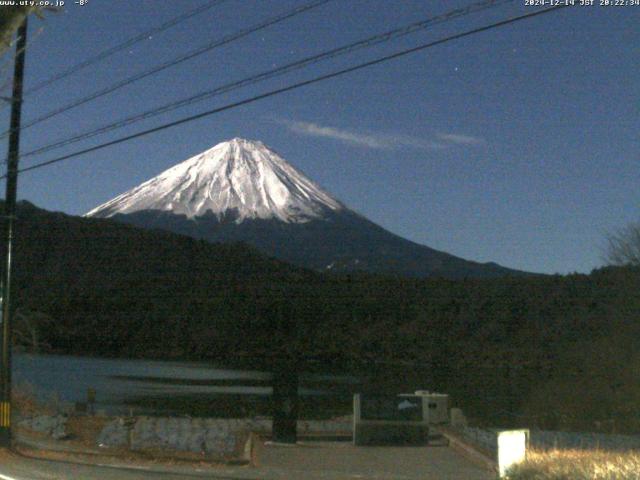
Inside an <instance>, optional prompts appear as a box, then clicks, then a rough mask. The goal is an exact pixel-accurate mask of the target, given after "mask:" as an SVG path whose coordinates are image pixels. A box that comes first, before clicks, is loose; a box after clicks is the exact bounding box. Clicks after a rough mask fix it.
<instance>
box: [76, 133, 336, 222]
mask: <svg viewBox="0 0 640 480" xmlns="http://www.w3.org/2000/svg"><path fill="white" fill-rule="evenodd" d="M342 209H344V206H343V205H342V204H341V203H340V202H339V201H337V200H335V199H334V198H333V197H331V196H330V195H329V194H328V193H327V192H325V191H324V190H322V189H321V188H320V187H319V186H318V185H316V184H315V183H314V182H312V181H311V180H309V179H308V178H307V177H306V176H305V175H303V174H302V173H301V172H299V171H298V170H296V169H295V168H293V167H292V166H291V165H290V164H289V163H287V162H286V161H285V160H284V159H283V158H282V157H280V156H279V155H278V154H277V153H276V152H274V151H273V150H271V149H270V148H269V147H267V146H266V145H264V144H263V143H262V142H259V141H253V140H245V139H242V138H234V139H232V140H229V141H226V142H222V143H219V144H218V145H216V146H215V147H213V148H211V149H209V150H207V151H205V152H203V153H201V154H199V155H196V156H195V157H192V158H189V159H188V160H185V161H184V162H182V163H179V164H178V165H176V166H174V167H172V168H170V169H168V170H165V171H164V172H162V173H161V174H160V175H158V176H157V177H154V178H152V179H151V180H148V181H146V182H144V183H143V184H141V185H139V186H137V187H135V188H133V189H131V190H129V191H128V192H125V193H123V194H121V195H118V196H117V197H115V198H114V199H113V200H110V201H108V202H107V203H105V204H103V205H100V206H99V207H97V208H94V209H93V210H91V211H90V212H88V213H87V214H86V216H94V217H111V216H114V215H116V214H130V213H133V212H138V211H142V210H155V211H165V212H171V213H173V214H176V215H186V216H187V217H188V218H195V217H200V216H202V215H204V214H206V213H207V212H211V213H213V214H214V215H216V216H217V217H218V218H221V217H223V216H226V215H228V214H229V213H233V214H234V218H235V222H236V223H241V222H242V221H243V220H245V219H279V220H281V221H284V222H287V223H305V222H308V221H309V220H312V219H315V218H320V217H322V216H323V215H324V213H326V212H327V211H339V210H342Z"/></svg>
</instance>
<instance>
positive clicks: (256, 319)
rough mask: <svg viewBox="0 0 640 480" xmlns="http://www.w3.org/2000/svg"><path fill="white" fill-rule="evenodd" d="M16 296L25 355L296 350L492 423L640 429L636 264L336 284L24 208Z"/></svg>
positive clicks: (242, 251)
mask: <svg viewBox="0 0 640 480" xmlns="http://www.w3.org/2000/svg"><path fill="white" fill-rule="evenodd" d="M13 291H14V297H13V298H14V303H13V304H14V306H15V307H16V308H17V311H16V323H17V324H16V341H17V342H18V343H19V344H21V345H23V346H25V347H28V348H33V347H34V346H37V347H38V348H40V349H41V350H50V351H54V352H64V353H74V354H94V355H110V356H114V355H117V356H135V357H156V358H190V359H202V358H215V359H217V360H220V359H222V360H228V361H232V360H235V359H237V358H239V357H243V356H255V357H261V356H262V357H264V356H273V355H285V354H286V355H288V356H294V358H298V359H300V360H309V359H313V360H315V361H321V362H324V363H323V364H325V365H329V364H332V365H337V366H338V368H341V369H345V370H346V369H349V370H356V371H358V372H359V373H361V374H363V375H368V374H371V375H374V376H377V378H378V379H380V381H379V382H378V385H379V386H380V388H387V389H391V390H393V389H401V390H403V391H407V390H409V389H410V388H414V387H415V388H429V389H434V390H442V391H446V392H449V393H451V394H452V396H453V398H454V400H455V402H456V403H458V404H459V405H462V406H463V408H465V410H466V411H467V412H468V413H469V414H470V415H471V416H475V417H477V418H483V419H486V420H487V421H489V420H490V421H492V422H493V424H494V425H495V424H496V423H502V424H505V425H506V424H509V425H515V424H526V425H532V424H536V425H539V426H546V427H559V426H561V427H566V428H594V427H593V425H595V422H599V423H598V425H601V426H602V425H608V426H609V427H607V428H611V429H617V430H633V429H637V428H640V421H639V420H638V418H640V415H639V414H640V408H639V407H638V405H640V387H638V385H640V354H639V353H637V352H640V349H639V348H638V347H639V345H638V343H639V341H638V339H639V338H640V293H639V292H640V270H638V269H632V268H606V269H601V270H598V271H594V272H592V273H591V274H590V275H578V274H575V275H568V276H528V277H518V278H495V279H484V280H480V279H474V280H446V279H428V280H419V279H406V278H399V277H384V276H373V275H365V274H353V275H344V276H325V275H320V274H317V273H314V272H310V271H305V270H302V269H298V268H295V267H291V266H289V265H287V264H284V263H282V262H279V261H276V260H273V259H269V258H266V257H264V256H261V255H260V254H258V253H256V252H255V251H253V250H251V249H250V248H249V247H246V246H244V245H218V244H209V243H207V242H204V241H197V240H193V239H191V238H188V237H183V236H179V235H174V234H170V233H165V232H159V231H158V232H156V231H148V230H142V229H138V228H135V227H132V226H128V225H124V224H120V223H117V222H112V221H109V220H99V219H85V218H78V217H71V216H67V215H63V214H58V213H49V212H46V211H43V210H40V209H37V208H35V207H33V206H32V205H29V204H25V203H23V204H21V206H20V209H19V219H18V224H17V229H16V262H15V283H14V290H13ZM301 364H302V363H301ZM623 419H624V421H623ZM603 422H605V423H603ZM606 422H608V423H606ZM616 422H617V423H616ZM611 425H613V426H611Z"/></svg>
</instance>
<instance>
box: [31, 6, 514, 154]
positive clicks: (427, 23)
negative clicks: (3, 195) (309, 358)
mask: <svg viewBox="0 0 640 480" xmlns="http://www.w3.org/2000/svg"><path fill="white" fill-rule="evenodd" d="M511 2H513V0H483V1H481V2H477V3H473V4H471V5H469V6H467V7H465V8H459V9H456V10H451V11H449V12H446V13H444V14H441V15H437V16H434V17H429V18H427V19H424V20H421V21H418V22H414V23H411V24H409V25H406V26H403V27H400V28H396V29H393V30H389V31H387V32H384V33H381V34H377V35H373V36H371V37H368V38H365V39H363V40H359V41H357V42H353V43H349V44H347V45H343V46H341V47H338V48H334V49H332V50H329V51H327V52H322V53H319V54H316V55H312V56H309V57H306V58H303V59H301V60H297V61H295V62H292V63H289V64H287V65H283V66H281V67H278V68H275V69H272V70H267V71H264V72H261V73H259V74H256V75H252V76H250V77H247V78H244V79H242V80H238V81H235V82H232V83H227V84H225V85H222V86H219V87H216V88H214V89H211V90H206V91H204V92H200V93H198V94H196V95H192V96H190V97H187V98H184V99H181V100H178V101H174V102H170V103H168V104H165V105H162V106H160V107H156V108H153V109H151V110H147V111H146V112H143V113H139V114H136V115H133V116H130V117H127V118H124V119H121V120H118V121H116V122H113V123H110V124H107V125H104V126H102V127H99V128H97V129H93V130H89V131H86V132H84V133H81V134H78V135H74V136H73V137H70V138H66V139H63V140H59V141H57V142H54V143H52V144H49V145H45V146H43V147H40V148H37V149H35V150H31V151H29V152H26V153H24V154H22V156H21V158H25V157H29V156H33V155H37V154H41V153H44V152H47V151H50V150H54V149H57V148H60V147H63V146H67V145H70V144H73V143H77V142H79V141H82V140H86V139H88V138H91V137H94V136H96V135H101V134H103V133H107V132H110V131H112V130H116V129H119V128H122V127H125V126H128V125H131V124H134V123H137V122H139V121H142V120H146V119H148V118H152V117H154V116H157V115H160V114H163V113H167V112H170V111H172V110H175V109H177V108H182V107H185V106H188V105H192V104H194V103H197V102H201V101H203V100H206V99H209V98H212V97H215V96H218V95H220V94H222V93H227V92H230V91H233V90H236V89H238V88H242V87H245V86H248V85H253V84H255V83H258V82H261V81H264V80H268V79H271V78H274V77H277V76H280V75H284V74H287V73H290V72H293V71H295V70H299V69H301V68H304V67H308V66H310V65H313V64H316V63H319V62H321V61H324V60H327V59H331V58H335V57H338V56H341V55H345V54H349V53H352V52H354V51H356V50H360V49H363V48H368V47H371V46H374V45H378V44H380V43H383V42H387V41H391V40H394V39H396V38H400V37H402V36H405V35H409V34H411V33H415V32H417V31H421V30H424V29H426V28H428V27H431V26H433V25H436V24H439V23H444V22H447V21H450V20H454V19H457V18H460V17H462V16H465V15H469V14H471V13H476V12H478V11H481V10H485V9H489V8H493V7H496V6H499V5H501V4H504V3H511Z"/></svg>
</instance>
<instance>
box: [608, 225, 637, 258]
mask: <svg viewBox="0 0 640 480" xmlns="http://www.w3.org/2000/svg"><path fill="white" fill-rule="evenodd" d="M607 241H608V245H607V249H606V252H605V261H606V262H607V263H608V264H609V265H633V266H640V223H632V224H630V225H627V226H626V227H624V228H621V229H620V230H618V231H617V232H614V233H612V234H610V235H609V236H608V237H607Z"/></svg>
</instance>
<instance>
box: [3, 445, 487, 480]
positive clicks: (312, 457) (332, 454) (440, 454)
mask: <svg viewBox="0 0 640 480" xmlns="http://www.w3.org/2000/svg"><path fill="white" fill-rule="evenodd" d="M256 454H257V458H256V462H257V465H256V466H255V467H248V466H245V467H242V466H240V467H220V468H216V467H214V468H212V467H206V466H202V467H200V466H192V465H185V466H180V465H175V466H171V467H169V468H167V467H166V466H164V467H159V466H156V467H154V466H151V467H147V468H146V469H145V470H141V469H135V468H122V466H120V467H113V466H105V465H83V464H78V463H71V462H60V461H52V460H42V459H34V458H28V457H24V456H20V455H16V454H13V453H9V452H6V451H0V480H67V479H68V480H194V479H198V478H210V479H220V480H223V479H243V480H258V479H260V480H298V479H304V480H351V479H359V480H391V479H393V480H417V479H420V480H462V479H464V480H493V479H495V474H494V473H491V472H489V471H488V470H486V469H483V468H482V467H479V466H477V465H476V464H474V463H471V462H470V461H469V460H467V459H466V458H465V457H463V456H461V455H460V454H458V453H457V452H456V451H454V450H452V449H451V448H449V447H444V446H442V447H437V446H428V447H354V446H353V445H352V444H351V443H348V442H309V443H304V442H303V443H302V444H299V445H295V446H277V445H269V444H263V445H259V446H258V447H257V449H256Z"/></svg>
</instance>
